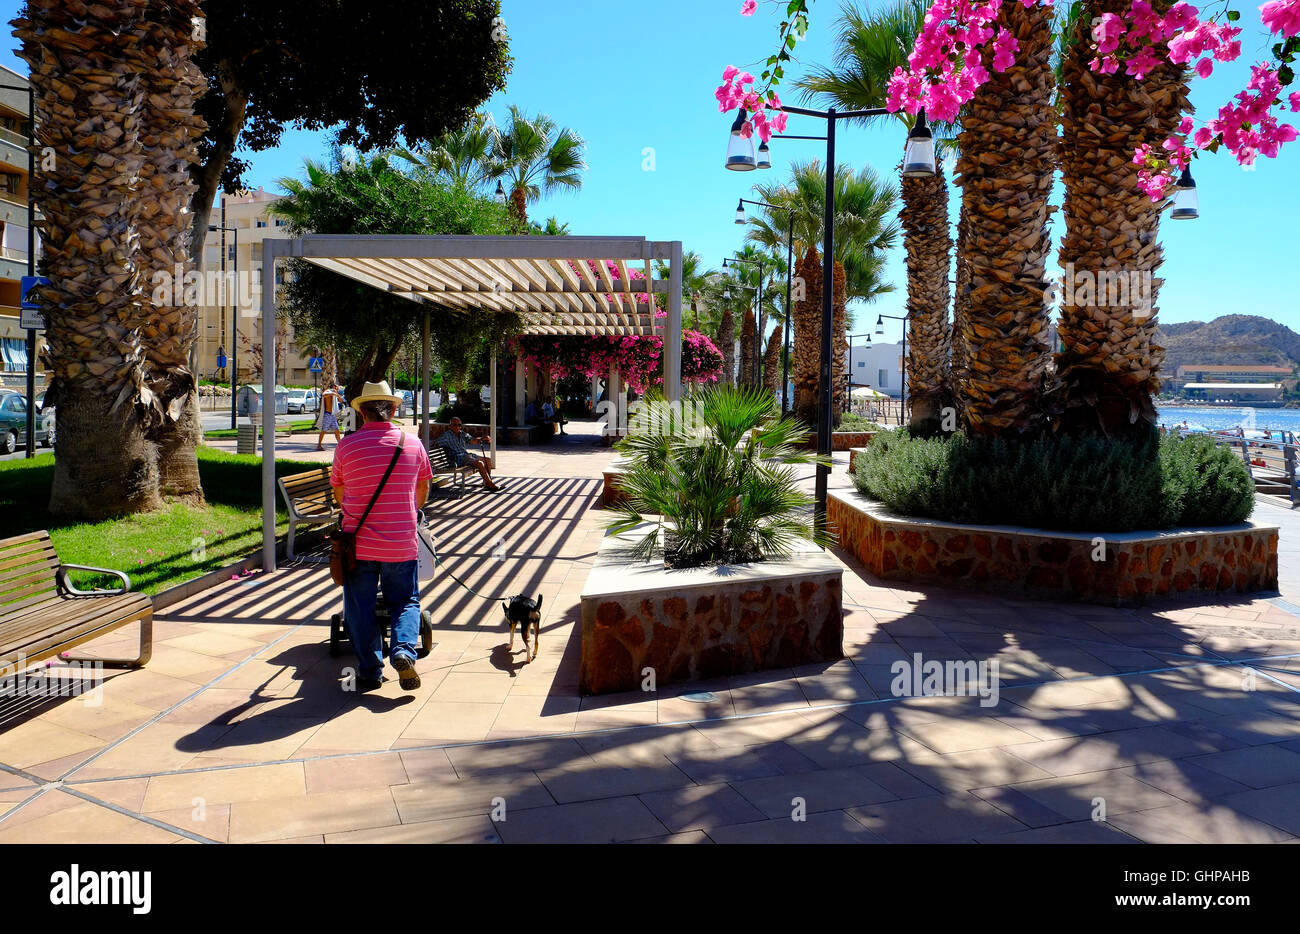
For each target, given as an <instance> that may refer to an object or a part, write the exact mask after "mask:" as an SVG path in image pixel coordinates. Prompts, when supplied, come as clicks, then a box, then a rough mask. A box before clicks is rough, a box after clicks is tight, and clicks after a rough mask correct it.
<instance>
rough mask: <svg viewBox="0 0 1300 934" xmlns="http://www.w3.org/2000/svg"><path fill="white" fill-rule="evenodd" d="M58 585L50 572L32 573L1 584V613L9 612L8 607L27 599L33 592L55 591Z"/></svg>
mask: <svg viewBox="0 0 1300 934" xmlns="http://www.w3.org/2000/svg"><path fill="white" fill-rule="evenodd" d="M57 590H58V586H57V585H56V584H55V582H54V578H53V577H52V576H50V575H49V574H32V575H29V576H28V577H22V578H16V579H14V580H12V581H9V582H7V583H4V584H0V615H2V614H4V613H6V612H7V610H6V607H8V606H9V605H10V604H11V603H17V602H18V601H19V600H26V599H27V598H28V597H30V596H31V595H32V594H38V593H54V592H56V591H57Z"/></svg>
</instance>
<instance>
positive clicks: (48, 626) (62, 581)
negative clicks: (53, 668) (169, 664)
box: [0, 532, 153, 673]
mask: <svg viewBox="0 0 1300 934" xmlns="http://www.w3.org/2000/svg"><path fill="white" fill-rule="evenodd" d="M69 571H87V572H90V573H94V574H109V575H112V576H114V577H116V578H118V579H119V580H121V582H122V586H121V587H120V588H117V589H114V590H80V589H78V588H77V587H76V586H75V585H74V584H73V583H72V582H71V581H70V580H69V579H68V572H69ZM130 591H131V580H130V578H128V577H127V576H126V575H125V574H123V573H122V572H121V571H114V570H112V569H110V568H92V567H85V566H83V565H78V564H64V563H63V562H61V561H60V560H59V556H58V555H57V554H56V553H55V551H54V543H53V542H52V541H50V533H49V532H29V533H28V534H26V535H18V536H15V537H13V538H5V539H0V670H5V671H6V672H7V673H18V672H21V671H22V670H24V669H26V668H27V667H28V666H29V665H34V664H36V663H38V662H43V661H45V660H46V659H49V658H55V657H59V656H63V657H64V658H66V660H68V661H85V662H96V663H100V664H103V666H104V667H106V668H140V667H142V666H144V665H145V664H146V663H147V662H148V661H149V658H150V656H151V655H152V654H153V601H152V600H151V599H149V597H148V596H146V595H145V594H142V593H131V592H130ZM135 622H138V623H139V624H140V653H139V654H138V655H137V656H136V657H135V658H71V657H69V656H65V655H64V653H65V652H67V651H69V650H70V649H73V648H75V647H76V646H78V645H81V644H82V643H83V642H89V641H90V640H92V639H97V638H99V637H100V636H102V635H105V634H106V633H109V632H112V631H113V630H115V629H119V628H121V627H122V626H126V625H128V624H130V623H135Z"/></svg>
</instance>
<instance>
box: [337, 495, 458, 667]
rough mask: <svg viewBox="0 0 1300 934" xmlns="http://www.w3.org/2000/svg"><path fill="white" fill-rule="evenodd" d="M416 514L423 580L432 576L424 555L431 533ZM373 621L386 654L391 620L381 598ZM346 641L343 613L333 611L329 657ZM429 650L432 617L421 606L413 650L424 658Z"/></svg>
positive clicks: (346, 631)
mask: <svg viewBox="0 0 1300 934" xmlns="http://www.w3.org/2000/svg"><path fill="white" fill-rule="evenodd" d="M417 516H418V518H417V520H416V521H417V527H418V530H419V537H420V571H419V577H418V579H419V580H421V581H424V580H427V579H428V578H429V577H432V576H433V570H432V562H431V561H429V560H428V558H427V557H426V555H427V554H431V553H432V549H431V548H428V547H427V545H428V540H431V539H432V535H431V534H430V533H429V531H428V529H426V528H425V525H424V513H423V512H419V513H418V514H417ZM375 622H377V623H378V624H379V639H380V643H381V645H382V646H383V653H384V655H385V656H387V655H388V645H389V642H390V640H391V639H392V628H393V626H392V620H391V619H390V617H389V613H388V607H386V606H385V605H384V602H383V600H380V601H379V602H378V603H377V604H376V605H375ZM346 641H348V630H347V627H346V626H344V625H343V614H342V613H335V614H334V615H333V616H331V617H330V657H331V658H338V656H340V655H342V654H343V648H342V644H343V643H344V642H346ZM431 651H433V617H432V616H430V615H429V611H428V610H425V609H423V608H421V610H420V644H419V646H418V647H417V648H416V650H415V655H416V657H417V658H424V657H425V656H426V655H428V654H429V653H430V652H431Z"/></svg>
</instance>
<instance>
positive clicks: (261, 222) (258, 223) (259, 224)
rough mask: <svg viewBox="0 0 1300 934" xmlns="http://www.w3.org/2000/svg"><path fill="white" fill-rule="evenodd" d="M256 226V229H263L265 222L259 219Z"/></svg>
mask: <svg viewBox="0 0 1300 934" xmlns="http://www.w3.org/2000/svg"><path fill="white" fill-rule="evenodd" d="M257 226H258V227H265V226H266V221H264V220H261V219H259V220H258V222H257Z"/></svg>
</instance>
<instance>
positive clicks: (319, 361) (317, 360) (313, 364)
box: [307, 357, 325, 373]
mask: <svg viewBox="0 0 1300 934" xmlns="http://www.w3.org/2000/svg"><path fill="white" fill-rule="evenodd" d="M307 369H308V370H310V371H311V372H313V373H319V372H321V371H322V370H324V369H325V358H324V357H312V358H311V359H310V360H308V361H307Z"/></svg>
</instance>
